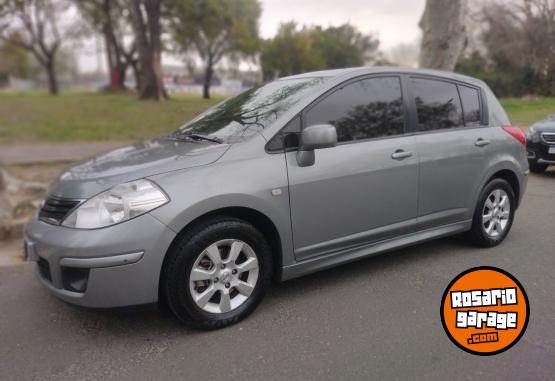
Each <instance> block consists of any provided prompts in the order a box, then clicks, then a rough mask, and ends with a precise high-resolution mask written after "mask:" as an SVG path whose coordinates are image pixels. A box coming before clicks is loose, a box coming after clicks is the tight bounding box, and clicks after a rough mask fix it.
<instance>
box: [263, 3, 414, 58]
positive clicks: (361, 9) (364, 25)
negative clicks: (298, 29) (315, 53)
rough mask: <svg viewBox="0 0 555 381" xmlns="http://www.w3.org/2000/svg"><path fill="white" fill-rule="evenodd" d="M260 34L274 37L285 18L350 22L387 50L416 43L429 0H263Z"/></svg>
mask: <svg viewBox="0 0 555 381" xmlns="http://www.w3.org/2000/svg"><path fill="white" fill-rule="evenodd" d="M261 3H262V17H261V19H260V34H261V35H262V37H265V38H268V37H272V36H273V35H274V34H275V33H276V31H277V28H278V26H279V24H280V23H281V22H284V21H289V20H295V21H297V22H298V23H299V24H308V25H311V24H316V25H322V26H330V25H334V26H337V25H340V24H343V23H345V22H349V23H351V24H352V25H354V26H356V27H357V28H358V29H359V30H361V31H362V32H364V33H373V34H376V35H377V36H378V37H379V38H380V41H381V47H382V48H383V49H385V50H387V49H389V48H391V47H393V46H395V45H398V44H400V43H412V42H414V41H415V40H416V39H417V38H418V36H419V34H420V29H419V28H418V21H420V16H421V15H422V12H423V10H424V4H425V0H261Z"/></svg>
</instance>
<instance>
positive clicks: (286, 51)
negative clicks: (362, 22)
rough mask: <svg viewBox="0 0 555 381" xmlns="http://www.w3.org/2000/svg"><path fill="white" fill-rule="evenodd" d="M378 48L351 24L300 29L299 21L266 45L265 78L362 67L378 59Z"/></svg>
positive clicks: (287, 25)
mask: <svg viewBox="0 0 555 381" xmlns="http://www.w3.org/2000/svg"><path fill="white" fill-rule="evenodd" d="M378 45H379V41H378V40H377V39H375V38H374V37H373V36H371V35H364V34H362V33H360V32H359V31H358V30H357V29H356V28H355V27H353V26H352V25H350V24H344V25H341V26H339V27H329V28H322V27H302V28H299V27H298V26H297V24H296V23H295V22H287V23H283V24H281V25H280V27H279V29H278V32H277V34H276V36H275V37H274V38H272V39H269V40H266V41H264V43H263V45H262V54H261V64H262V70H263V73H264V78H265V79H271V78H275V77H278V76H287V75H292V74H298V73H303V72H307V71H313V70H321V69H335V68H344V67H352V66H361V65H364V64H366V63H369V62H372V61H374V60H375V59H376V58H377V57H378V52H377V50H378Z"/></svg>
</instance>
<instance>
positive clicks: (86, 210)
mask: <svg viewBox="0 0 555 381" xmlns="http://www.w3.org/2000/svg"><path fill="white" fill-rule="evenodd" d="M168 201H169V199H168V197H167V196H166V195H165V194H164V192H162V191H161V190H160V188H158V186H156V184H154V183H153V182H151V181H149V180H145V179H141V180H136V181H131V182H128V183H124V184H120V185H116V186H115V187H113V188H111V189H109V190H107V191H105V192H103V193H100V194H98V195H96V196H94V197H93V198H91V199H89V200H87V201H85V202H84V203H83V204H81V205H80V206H78V207H77V209H75V210H74V211H73V212H72V213H71V214H70V215H69V216H68V217H67V218H66V219H65V220H64V222H63V223H62V226H67V227H71V228H78V229H96V228H103V227H106V226H110V225H114V224H117V223H119V222H122V221H126V220H129V219H131V218H133V217H137V216H140V215H141V214H144V213H147V212H150V211H151V210H153V209H155V208H157V207H159V206H161V205H164V204H165V203H167V202H168Z"/></svg>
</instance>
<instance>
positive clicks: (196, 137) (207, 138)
mask: <svg viewBox="0 0 555 381" xmlns="http://www.w3.org/2000/svg"><path fill="white" fill-rule="evenodd" d="M171 137H172V138H174V139H178V140H186V139H190V140H204V141H207V142H212V143H218V144H222V143H223V142H224V141H223V140H222V139H220V138H216V137H211V136H206V135H200V134H187V133H179V132H178V133H174V134H172V135H171Z"/></svg>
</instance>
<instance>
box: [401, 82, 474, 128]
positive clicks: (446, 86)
mask: <svg viewBox="0 0 555 381" xmlns="http://www.w3.org/2000/svg"><path fill="white" fill-rule="evenodd" d="M411 89H412V94H413V96H414V101H415V103H416V112H417V114H418V125H417V130H418V131H430V130H439V129H444V128H453V127H459V126H463V125H464V124H463V119H462V110H461V101H460V99H459V93H458V91H457V85H455V84H453V83H449V82H443V81H436V80H433V79H421V78H411Z"/></svg>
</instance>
